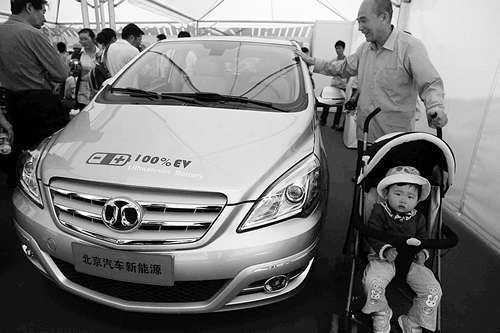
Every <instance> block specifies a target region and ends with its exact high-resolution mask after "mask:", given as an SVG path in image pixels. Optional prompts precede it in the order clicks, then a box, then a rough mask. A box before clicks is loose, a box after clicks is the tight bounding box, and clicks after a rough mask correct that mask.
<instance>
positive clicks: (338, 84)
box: [320, 40, 347, 130]
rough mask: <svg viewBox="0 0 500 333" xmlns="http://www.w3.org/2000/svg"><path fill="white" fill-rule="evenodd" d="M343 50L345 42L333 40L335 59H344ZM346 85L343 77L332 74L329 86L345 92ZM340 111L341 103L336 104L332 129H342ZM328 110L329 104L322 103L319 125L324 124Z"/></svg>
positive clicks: (341, 109) (341, 108)
mask: <svg viewBox="0 0 500 333" xmlns="http://www.w3.org/2000/svg"><path fill="white" fill-rule="evenodd" d="M344 50H345V42H344V41H342V40H338V41H337V42H335V52H336V53H337V57H336V58H335V60H344V59H345V55H344ZM346 85H347V79H345V78H343V77H342V76H340V75H333V76H332V81H331V83H330V86H332V87H335V88H338V89H340V90H342V91H343V92H344V93H345V91H346ZM342 111H343V105H342V104H339V105H337V106H336V112H335V117H334V118H333V123H332V129H336V130H342V129H343V125H339V122H340V118H341V116H342ZM329 112H330V106H329V105H327V104H324V105H323V112H321V117H320V125H326V122H327V119H328V113H329Z"/></svg>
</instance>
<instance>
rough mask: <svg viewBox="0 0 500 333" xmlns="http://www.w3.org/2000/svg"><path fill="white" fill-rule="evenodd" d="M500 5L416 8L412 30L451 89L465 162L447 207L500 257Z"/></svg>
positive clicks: (427, 1) (420, 1)
mask: <svg viewBox="0 0 500 333" xmlns="http://www.w3.org/2000/svg"><path fill="white" fill-rule="evenodd" d="M498 13H500V1H498V0H481V1H479V2H472V1H467V0H441V1H435V0H413V1H411V7H410V15H409V21H408V30H409V31H410V32H411V33H412V34H414V35H415V36H416V37H417V38H419V39H421V40H422V41H423V43H424V44H425V46H426V48H427V51H428V53H429V55H430V58H431V59H432V61H433V63H434V65H435V67H436V68H437V70H438V71H439V72H440V74H441V76H442V77H443V80H444V85H445V93H446V96H445V107H446V111H447V113H448V116H449V124H448V125H447V126H446V127H445V128H444V130H443V132H444V137H445V140H446V141H447V142H448V143H449V144H450V146H451V148H452V149H453V151H454V153H455V157H456V160H457V172H456V177H455V181H454V184H453V186H452V188H451V189H450V191H449V192H448V194H447V196H446V200H445V207H446V208H447V209H448V210H450V211H451V212H452V213H454V214H455V216H457V218H458V219H460V220H461V221H462V222H463V223H464V224H466V225H467V226H468V227H469V228H470V229H471V230H473V231H475V232H476V233H477V234H478V235H480V237H481V238H483V239H484V240H485V241H486V242H487V243H488V244H489V245H490V246H491V247H493V248H494V249H495V250H497V251H499V252H500V210H499V205H500V197H499V193H500V161H499V160H498V156H499V155H500V148H499V147H500V145H499V141H500V130H499V128H498V127H499V124H500V43H498V42H497V41H498V32H499V31H500V21H499V20H498Z"/></svg>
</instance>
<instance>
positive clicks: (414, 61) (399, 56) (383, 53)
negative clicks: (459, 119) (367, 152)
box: [296, 0, 448, 149]
mask: <svg viewBox="0 0 500 333" xmlns="http://www.w3.org/2000/svg"><path fill="white" fill-rule="evenodd" d="M391 18H392V5H391V1H390V0H364V1H363V2H362V4H361V6H360V8H359V12H358V18H357V21H358V23H359V31H361V33H363V34H364V35H365V37H366V42H365V43H363V44H362V45H361V46H360V47H359V48H358V50H357V51H356V53H354V54H352V55H350V56H348V57H347V58H346V59H344V60H340V61H335V60H332V61H325V60H320V59H315V58H312V57H309V56H306V55H305V54H303V53H301V52H300V51H296V52H297V54H298V55H299V56H300V57H301V58H302V59H303V60H304V61H305V62H306V63H307V64H308V65H314V71H315V72H316V73H320V74H326V75H341V76H342V77H345V78H347V77H349V76H354V75H357V77H358V88H359V90H360V96H359V100H358V117H357V131H356V132H357V138H358V149H359V147H360V146H361V144H359V140H361V139H362V132H363V128H362V126H363V123H364V121H365V119H366V117H367V116H368V114H369V113H370V112H372V111H373V110H374V109H375V108H377V107H380V108H381V109H382V112H381V113H379V114H378V115H377V116H376V117H375V118H374V119H373V120H372V121H371V123H370V129H369V133H368V141H369V142H373V141H374V140H376V139H377V138H379V137H381V136H382V135H384V134H387V133H392V132H401V131H402V132H407V131H412V130H413V126H414V125H413V122H412V119H413V117H414V115H415V105H416V102H417V95H419V96H420V97H421V98H422V101H423V102H424V105H425V108H426V111H427V118H428V122H429V125H430V126H432V127H443V126H445V125H446V123H447V122H448V118H447V116H446V113H445V112H444V105H443V99H444V91H443V81H442V80H441V77H440V76H439V74H438V72H437V71H436V69H435V68H434V66H433V65H432V63H431V61H430V59H429V56H428V55H427V52H426V50H425V47H424V45H423V44H422V42H421V41H419V40H418V39H416V38H415V37H413V36H411V35H409V34H407V33H404V32H401V31H398V30H397V29H395V28H394V26H392V25H391Z"/></svg>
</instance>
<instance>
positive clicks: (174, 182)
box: [40, 104, 314, 203]
mask: <svg viewBox="0 0 500 333" xmlns="http://www.w3.org/2000/svg"><path fill="white" fill-rule="evenodd" d="M313 121H314V115H313V113H312V112H295V113H282V112H265V111H255V110H231V109H219V108H217V109H215V108H204V107H194V106H193V107H189V106H164V105H161V106H157V105H155V106H151V105H104V104H94V105H93V106H92V107H90V108H88V109H86V110H85V111H82V112H80V114H78V115H77V116H76V117H75V118H74V119H73V120H72V121H71V122H70V123H69V124H68V125H67V126H66V127H65V128H64V130H62V131H61V132H60V133H59V134H58V136H57V138H56V139H55V140H54V142H53V144H52V145H51V146H50V148H49V149H48V151H47V154H46V155H45V157H44V159H43V161H42V164H41V168H40V170H41V177H42V181H43V182H44V184H49V183H50V180H51V178H53V177H62V178H70V179H79V180H87V181H96V182H104V183H113V184H124V185H130V186H137V187H149V188H169V189H179V190H191V191H193V190H194V191H209V192H220V193H224V194H225V195H226V196H227V198H228V203H237V202H241V201H245V200H256V199H257V198H258V197H259V196H260V195H261V194H262V192H263V191H264V190H265V189H266V188H267V187H268V186H269V185H270V184H271V183H272V182H273V181H275V180H276V178H278V177H279V176H280V175H282V174H283V173H284V172H285V171H286V170H288V169H289V168H290V167H292V166H293V165H294V164H295V163H297V162H298V161H300V160H301V159H302V158H304V157H305V156H307V155H308V154H310V153H312V151H313V146H314V136H313V126H312V124H313Z"/></svg>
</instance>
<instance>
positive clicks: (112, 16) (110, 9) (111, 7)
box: [108, 0, 116, 30]
mask: <svg viewBox="0 0 500 333" xmlns="http://www.w3.org/2000/svg"><path fill="white" fill-rule="evenodd" d="M114 2H115V1H114V0H108V14H109V27H110V28H111V29H113V30H116V22H115V6H114Z"/></svg>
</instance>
